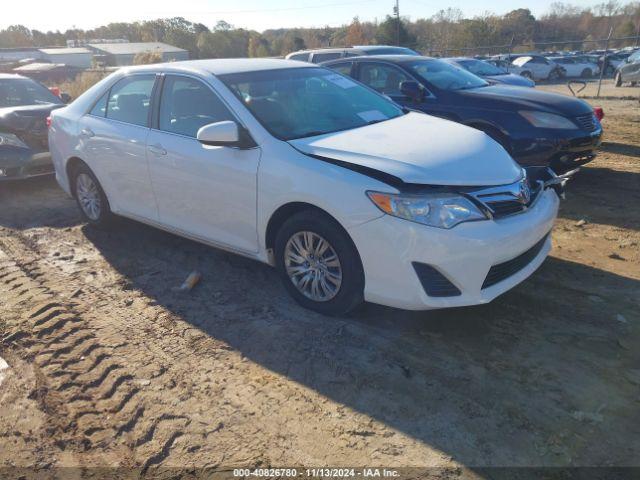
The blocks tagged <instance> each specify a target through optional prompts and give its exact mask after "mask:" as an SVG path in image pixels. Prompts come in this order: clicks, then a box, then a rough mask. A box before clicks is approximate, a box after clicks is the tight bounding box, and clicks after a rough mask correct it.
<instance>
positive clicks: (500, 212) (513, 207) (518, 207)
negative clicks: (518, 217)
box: [486, 200, 526, 218]
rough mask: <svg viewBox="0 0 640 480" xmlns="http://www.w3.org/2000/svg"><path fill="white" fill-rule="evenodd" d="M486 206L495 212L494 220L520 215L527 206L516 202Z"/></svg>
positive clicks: (500, 202)
mask: <svg viewBox="0 0 640 480" xmlns="http://www.w3.org/2000/svg"><path fill="white" fill-rule="evenodd" d="M486 205H487V206H489V208H491V210H492V211H493V218H502V217H506V216H509V215H513V214H515V213H520V212H521V211H523V210H524V209H525V208H526V205H524V204H523V203H522V202H519V201H516V200H506V201H499V202H486Z"/></svg>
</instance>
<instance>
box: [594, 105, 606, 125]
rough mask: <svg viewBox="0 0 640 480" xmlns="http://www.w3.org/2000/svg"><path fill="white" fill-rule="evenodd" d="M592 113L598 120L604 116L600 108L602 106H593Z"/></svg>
mask: <svg viewBox="0 0 640 480" xmlns="http://www.w3.org/2000/svg"><path fill="white" fill-rule="evenodd" d="M593 114H594V115H595V116H596V118H597V119H598V121H600V122H601V121H602V119H603V118H604V110H603V109H602V107H593Z"/></svg>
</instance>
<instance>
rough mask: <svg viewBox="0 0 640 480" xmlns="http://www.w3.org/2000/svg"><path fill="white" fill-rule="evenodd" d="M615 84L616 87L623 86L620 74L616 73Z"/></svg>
mask: <svg viewBox="0 0 640 480" xmlns="http://www.w3.org/2000/svg"><path fill="white" fill-rule="evenodd" d="M613 84H614V85H615V86H616V87H621V86H622V75H620V72H616V76H615V77H614V78H613Z"/></svg>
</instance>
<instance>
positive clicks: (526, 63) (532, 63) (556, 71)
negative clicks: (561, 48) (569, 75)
mask: <svg viewBox="0 0 640 480" xmlns="http://www.w3.org/2000/svg"><path fill="white" fill-rule="evenodd" d="M511 63H512V64H513V65H514V66H515V67H517V68H518V69H519V70H520V75H522V76H523V77H527V78H529V79H530V80H534V81H538V80H553V79H554V78H560V77H561V76H562V73H563V72H562V68H561V67H560V66H559V65H558V64H556V63H554V62H552V61H550V60H548V59H546V58H544V57H542V56H540V55H530V56H523V57H518V58H516V59H515V60H513V61H512V62H511Z"/></svg>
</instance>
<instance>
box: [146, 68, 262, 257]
mask: <svg viewBox="0 0 640 480" xmlns="http://www.w3.org/2000/svg"><path fill="white" fill-rule="evenodd" d="M157 110H158V115H157V118H155V119H154V123H153V129H152V130H151V133H150V134H149V138H148V140H147V148H148V155H149V167H150V171H151V179H152V183H153V188H154V190H155V192H156V197H157V198H158V208H159V211H160V221H161V223H162V224H164V225H166V226H167V227H170V228H173V229H176V230H179V231H181V232H184V233H187V234H189V235H191V236H194V237H197V238H199V239H202V240H205V241H209V242H213V243H217V244H221V245H223V246H227V247H230V248H233V249H235V250H241V251H245V252H256V251H257V250H258V236H257V227H256V198H257V192H256V189H257V172H258V162H259V160H260V149H259V148H258V147H256V148H252V149H239V148H235V147H214V146H206V145H203V144H201V143H200V142H199V141H198V140H197V139H196V134H197V132H198V130H199V129H200V128H201V127H203V126H205V125H208V124H210V123H215V122H221V121H224V120H233V121H236V122H237V119H236V117H235V116H234V115H233V114H232V113H231V111H230V110H229V108H228V107H227V105H226V104H225V103H224V102H223V101H222V99H221V98H220V97H219V96H218V95H217V94H216V93H215V92H214V90H213V88H212V87H211V86H210V85H209V84H206V83H205V82H204V81H202V80H201V79H198V78H195V77H191V76H186V75H179V74H169V75H167V76H166V77H165V78H164V80H163V82H162V90H161V92H160V96H159V108H158V109H157Z"/></svg>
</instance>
